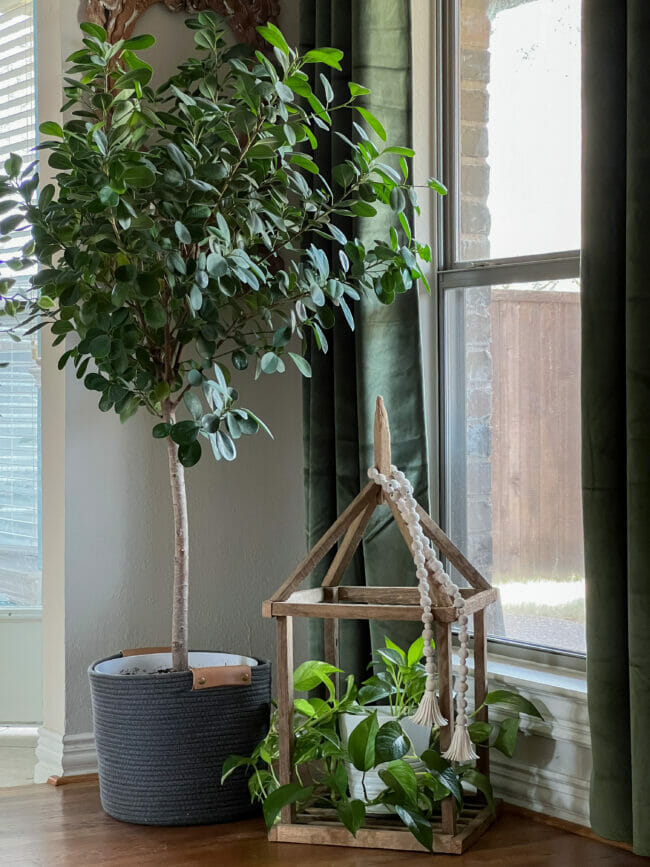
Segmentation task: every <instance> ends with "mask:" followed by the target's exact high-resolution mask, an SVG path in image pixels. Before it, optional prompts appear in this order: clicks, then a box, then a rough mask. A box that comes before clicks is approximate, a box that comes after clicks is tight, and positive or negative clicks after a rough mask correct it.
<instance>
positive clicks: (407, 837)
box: [269, 807, 496, 855]
mask: <svg viewBox="0 0 650 867" xmlns="http://www.w3.org/2000/svg"><path fill="white" fill-rule="evenodd" d="M495 818H496V814H495V812H494V811H493V810H491V809H490V808H489V807H481V808H476V807H475V808H472V807H470V808H469V810H468V811H467V813H464V814H463V815H462V816H460V817H459V818H458V820H457V832H456V834H454V835H451V834H443V833H442V830H441V827H440V823H439V822H437V823H436V822H434V824H433V841H434V842H433V851H434V852H436V853H441V854H442V853H444V854H446V855H462V853H463V852H466V851H467V849H469V847H470V846H472V845H473V844H474V843H475V842H476V840H478V838H479V837H481V836H482V834H483V833H484V832H485V831H487V829H488V828H489V827H490V825H491V824H492V823H493V822H494V820H495ZM269 840H271V841H273V842H276V843H309V844H311V845H317V846H318V845H320V846H350V847H353V848H356V849H393V850H396V851H401V852H426V851H427V850H426V849H425V848H424V846H422V845H421V844H420V843H418V841H417V840H416V839H415V837H414V836H413V835H412V834H411V833H410V831H408V830H407V829H406V828H405V827H404V826H403V825H402V824H401V823H400V822H399V821H398V820H395V821H392V820H391V818H390V817H385V818H384V817H382V818H370V817H369V818H368V819H367V822H366V827H364V828H362V829H361V830H360V831H357V836H356V837H353V836H352V834H351V833H350V832H349V831H348V830H347V829H346V828H344V827H343V826H342V825H341V823H340V822H338V821H337V820H336V819H335V818H332V819H327V818H325V816H320V817H318V818H316V817H315V816H313V815H308V814H304V813H302V814H299V815H298V816H296V820H295V822H291V823H286V824H285V823H283V822H281V823H280V824H278V825H274V826H273V828H271V830H270V832H269Z"/></svg>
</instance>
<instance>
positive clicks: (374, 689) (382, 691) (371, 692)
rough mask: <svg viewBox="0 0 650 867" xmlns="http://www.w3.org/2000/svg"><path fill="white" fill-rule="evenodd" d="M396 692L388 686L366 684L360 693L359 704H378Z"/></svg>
mask: <svg viewBox="0 0 650 867" xmlns="http://www.w3.org/2000/svg"><path fill="white" fill-rule="evenodd" d="M394 692H395V689H394V688H391V686H389V685H388V684H381V683H372V684H370V683H365V684H364V685H363V686H362V687H361V689H360V690H359V692H358V695H357V700H358V702H359V704H376V703H377V702H378V701H381V700H382V699H384V698H387V697H388V696H389V695H393V693H394Z"/></svg>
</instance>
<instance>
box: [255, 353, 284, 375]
mask: <svg viewBox="0 0 650 867" xmlns="http://www.w3.org/2000/svg"><path fill="white" fill-rule="evenodd" d="M279 366H280V359H279V358H278V356H277V355H276V354H275V352H265V353H264V355H263V356H262V358H261V360H260V367H261V368H262V372H263V373H275V371H276V370H277V369H278V367H279Z"/></svg>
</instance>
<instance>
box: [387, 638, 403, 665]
mask: <svg viewBox="0 0 650 867" xmlns="http://www.w3.org/2000/svg"><path fill="white" fill-rule="evenodd" d="M384 644H385V645H386V647H387V648H388V649H389V650H393V651H394V652H395V653H396V654H397V655H398V657H399V658H400V659H401V661H402V662H406V654H405V653H404V651H403V650H402V648H401V647H400V646H399V645H398V644H395V642H394V641H391V639H390V638H389V637H388V636H387V635H385V636H384Z"/></svg>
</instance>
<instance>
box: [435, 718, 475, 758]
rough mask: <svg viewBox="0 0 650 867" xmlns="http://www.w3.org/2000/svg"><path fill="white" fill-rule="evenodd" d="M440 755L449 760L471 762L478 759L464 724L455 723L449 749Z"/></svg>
mask: <svg viewBox="0 0 650 867" xmlns="http://www.w3.org/2000/svg"><path fill="white" fill-rule="evenodd" d="M442 756H443V758H445V759H447V760H448V761H450V762H471V761H473V760H474V759H478V755H477V754H476V753H475V752H474V746H473V744H472V741H471V739H470V736H469V732H468V731H467V727H466V726H465V725H458V723H456V727H455V729H454V734H453V737H452V739H451V743H450V744H449V749H448V750H447V751H446V752H445V753H443V754H442Z"/></svg>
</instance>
